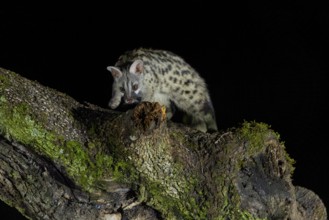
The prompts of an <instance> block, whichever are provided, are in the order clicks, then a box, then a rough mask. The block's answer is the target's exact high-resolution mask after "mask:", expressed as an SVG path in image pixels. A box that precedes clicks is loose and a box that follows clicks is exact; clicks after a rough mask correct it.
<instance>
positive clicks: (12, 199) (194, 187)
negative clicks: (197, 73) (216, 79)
mask: <svg viewBox="0 0 329 220" xmlns="http://www.w3.org/2000/svg"><path fill="white" fill-rule="evenodd" d="M165 116H166V115H165V109H164V108H163V107H162V106H160V105H159V104H157V103H141V104H139V105H138V106H137V107H136V108H134V109H133V110H128V111H127V112H123V113H120V112H115V111H111V110H108V109H102V108H100V107H97V106H94V105H92V104H88V103H78V102H77V101H75V100H74V99H72V98H71V97H69V96H67V95H65V94H63V93H60V92H58V91H56V90H53V89H50V88H47V87H44V86H42V85H40V84H39V83H37V82H34V81H30V80H28V79H25V78H23V77H21V76H20V75H18V74H16V73H13V72H11V71H8V70H5V69H0V199H1V200H3V201H4V202H6V203H7V204H9V205H10V206H13V207H15V208H16V209H18V210H19V211H20V212H21V213H22V214H23V215H24V216H26V217H27V218H30V219H259V218H261V219H263V218H268V219H326V218H327V214H326V209H325V206H324V205H323V203H322V201H321V199H320V198H319V197H318V196H317V195H316V194H314V193H313V192H312V191H310V190H308V189H305V188H302V187H295V186H293V184H292V181H291V175H292V173H293V169H294V168H293V160H292V159H291V158H290V157H289V156H288V154H287V153H286V151H285V148H284V145H283V144H282V143H281V142H280V139H279V135H278V134H276V133H275V132H274V131H273V130H271V129H270V126H268V125H266V124H264V123H256V122H244V123H243V124H241V126H240V127H238V128H231V129H228V130H227V131H220V132H216V133H212V134H209V133H202V132H198V131H195V130H192V129H190V128H188V127H185V126H183V125H179V124H175V123H172V122H170V121H168V122H167V121H166V119H165Z"/></svg>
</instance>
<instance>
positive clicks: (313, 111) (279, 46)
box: [0, 1, 329, 219]
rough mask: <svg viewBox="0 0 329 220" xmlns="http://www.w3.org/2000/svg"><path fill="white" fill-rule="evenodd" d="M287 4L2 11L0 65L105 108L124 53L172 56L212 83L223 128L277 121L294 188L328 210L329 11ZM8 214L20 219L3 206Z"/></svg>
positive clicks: (2, 210)
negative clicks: (112, 70) (112, 71)
mask: <svg viewBox="0 0 329 220" xmlns="http://www.w3.org/2000/svg"><path fill="white" fill-rule="evenodd" d="M287 2H288V3H287ZM287 2H286V3H284V4H280V3H278V2H276V3H268V4H264V3H263V4H256V3H254V4H251V5H250V4H249V5H247V4H245V5H240V4H238V3H235V4H233V3H232V4H230V5H228V4H227V5H224V4H221V5H206V4H202V3H193V4H192V3H189V5H186V6H178V5H174V4H169V3H167V5H161V3H154V5H148V7H150V8H144V7H143V6H141V5H139V4H138V3H137V4H136V3H135V4H134V5H131V4H130V3H127V2H125V3H123V4H122V5H115V6H114V5H111V6H108V7H103V9H96V8H95V7H91V6H87V5H86V6H81V7H74V8H60V7H57V8H56V7H49V8H43V9H42V10H38V9H34V10H32V11H31V10H26V9H25V8H24V7H23V6H21V7H16V8H15V9H13V10H5V9H3V8H1V9H0V67H3V68H7V69H10V70H12V71H15V72H18V73H20V74H21V75H23V76H25V77H27V78H29V79H32V80H37V81H38V82H40V83H41V84H43V85H46V86H48V87H52V88H55V89H57V90H59V91H62V92H64V93H67V94H69V95H71V96H72V97H74V98H75V99H77V100H79V101H88V102H91V103H94V104H97V105H99V106H102V107H106V105H107V102H108V101H109V99H110V95H111V90H110V88H111V77H110V75H109V72H107V70H106V67H107V66H108V65H113V64H114V63H115V61H116V59H117V58H118V56H119V55H120V54H121V53H123V52H124V51H126V50H130V49H133V48H136V47H141V46H142V47H151V48H154V49H165V50H170V51H173V52H174V53H176V54H178V55H180V56H182V57H183V58H185V60H186V61H187V62H189V63H190V64H191V65H192V66H193V67H194V68H195V69H196V70H198V72H199V73H200V74H201V75H202V76H203V77H204V78H205V80H206V82H207V83H208V86H209V90H210V92H211V96H212V99H213V102H214V107H215V110H216V116H217V121H218V125H219V128H220V129H227V128H230V127H232V126H237V125H239V123H241V122H243V120H248V121H251V120H255V121H258V122H265V123H267V124H270V125H271V126H272V128H273V129H274V130H275V131H276V132H278V133H280V135H281V139H282V141H283V142H285V145H286V148H287V151H288V153H289V154H290V156H291V157H292V158H294V159H295V160H296V161H297V162H296V164H295V166H296V170H295V173H294V175H293V183H294V185H299V186H303V187H306V188H308V189H311V190H313V191H314V192H315V193H317V194H318V195H319V196H320V198H321V199H322V200H323V201H324V202H325V205H326V207H329V191H328V190H327V186H328V185H329V182H328V181H329V180H328V171H327V167H328V165H327V154H326V152H327V148H328V141H327V136H328V132H329V129H328V124H329V120H328V116H327V113H328V110H329V109H328V105H327V102H328V100H329V97H328V95H329V91H328V90H329V89H328V88H329V87H328V81H329V80H328V76H327V75H328V73H329V66H328V57H329V56H328V49H329V48H328V39H329V32H328V27H329V14H328V13H327V7H324V5H321V4H318V3H314V2H313V3H304V2H302V1H287ZM128 5H129V7H128ZM100 8H101V7H100ZM0 213H1V216H3V214H6V215H8V216H10V215H11V216H16V215H17V214H16V213H15V212H14V211H12V209H9V207H7V206H5V205H4V204H2V205H1V206H0ZM8 218H9V217H8ZM16 219H18V217H16Z"/></svg>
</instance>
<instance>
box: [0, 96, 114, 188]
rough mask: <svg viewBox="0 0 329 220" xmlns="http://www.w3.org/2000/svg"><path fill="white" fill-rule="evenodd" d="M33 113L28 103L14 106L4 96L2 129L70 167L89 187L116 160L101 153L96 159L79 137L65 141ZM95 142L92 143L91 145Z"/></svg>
mask: <svg viewBox="0 0 329 220" xmlns="http://www.w3.org/2000/svg"><path fill="white" fill-rule="evenodd" d="M31 115H33V113H31V111H30V110H29V108H28V107H27V105H25V104H17V105H15V106H11V105H9V104H8V103H6V99H5V98H3V97H2V98H1V99H0V132H1V134H2V135H4V136H5V137H6V138H8V139H13V140H15V141H17V142H21V143H22V144H24V145H26V146H30V147H33V149H34V150H35V151H37V152H38V153H39V154H42V155H44V156H46V157H48V158H50V159H51V160H53V161H54V162H55V163H56V162H58V163H59V164H61V165H62V166H64V167H65V168H66V171H67V173H68V175H69V176H70V177H71V178H72V179H73V180H74V181H76V182H77V184H78V185H81V186H82V187H83V188H84V189H86V190H88V189H90V187H91V186H92V184H93V183H94V181H95V180H96V179H97V178H99V177H100V176H102V175H103V174H104V172H106V171H107V169H104V167H111V165H112V163H113V159H112V158H111V157H110V156H108V155H103V156H102V155H97V157H96V162H92V161H91V159H90V155H89V154H88V152H87V151H86V149H85V148H84V146H83V144H82V143H80V142H78V141H75V140H65V138H64V137H62V136H61V135H58V134H55V133H53V132H52V131H48V130H47V129H45V128H44V127H43V126H42V123H38V122H36V121H34V120H33V118H32V116H31ZM93 145H94V146H95V144H91V146H93Z"/></svg>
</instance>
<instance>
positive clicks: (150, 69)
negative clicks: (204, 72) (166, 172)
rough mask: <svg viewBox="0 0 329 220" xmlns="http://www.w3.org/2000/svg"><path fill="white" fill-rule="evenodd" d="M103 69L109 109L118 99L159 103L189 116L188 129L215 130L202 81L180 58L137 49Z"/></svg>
mask: <svg viewBox="0 0 329 220" xmlns="http://www.w3.org/2000/svg"><path fill="white" fill-rule="evenodd" d="M107 69H108V70H109V71H110V72H111V73H112V76H113V79H114V82H113V86H112V98H111V100H110V102H109V106H110V107H111V108H112V109H115V108H117V107H118V106H119V105H120V103H121V99H123V101H124V103H126V104H133V103H138V102H140V101H150V102H159V103H160V104H162V105H165V106H166V108H167V110H168V113H167V115H168V118H171V116H172V111H171V109H172V108H171V106H172V105H171V104H172V103H174V105H175V106H176V107H177V108H179V109H180V110H182V111H184V112H186V113H187V114H188V115H189V116H190V118H191V119H190V120H189V123H190V124H191V126H192V127H194V128H196V129H198V130H200V131H203V132H206V131H216V130H217V124H216V119H215V113H214V109H213V105H212V102H211V99H210V96H209V92H208V89H207V86H206V83H205V81H204V79H203V78H201V76H200V75H199V74H198V73H197V72H196V70H195V69H193V68H192V67H191V66H190V65H189V64H188V63H186V62H185V61H184V60H183V59H182V58H181V57H179V56H177V55H175V54H173V53H172V52H169V51H164V50H153V49H144V48H139V49H135V50H132V51H128V52H126V53H124V54H123V55H121V56H120V57H119V60H118V61H117V62H116V64H115V65H114V66H109V67H107Z"/></svg>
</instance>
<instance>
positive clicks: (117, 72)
mask: <svg viewBox="0 0 329 220" xmlns="http://www.w3.org/2000/svg"><path fill="white" fill-rule="evenodd" d="M106 69H107V70H108V71H110V72H111V73H112V76H113V78H114V79H119V78H120V77H121V76H122V72H121V70H119V69H118V68H117V67H114V66H108V67H107V68H106Z"/></svg>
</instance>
